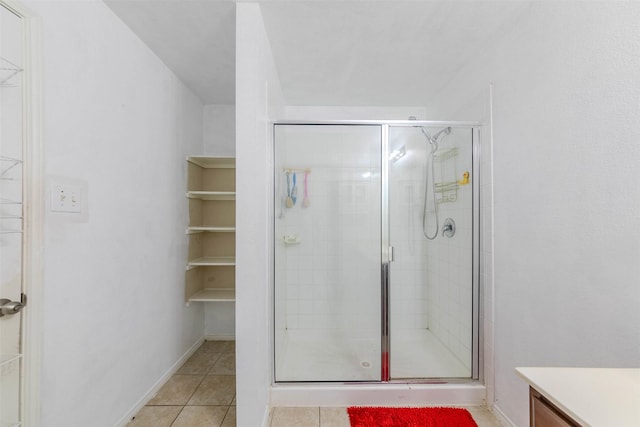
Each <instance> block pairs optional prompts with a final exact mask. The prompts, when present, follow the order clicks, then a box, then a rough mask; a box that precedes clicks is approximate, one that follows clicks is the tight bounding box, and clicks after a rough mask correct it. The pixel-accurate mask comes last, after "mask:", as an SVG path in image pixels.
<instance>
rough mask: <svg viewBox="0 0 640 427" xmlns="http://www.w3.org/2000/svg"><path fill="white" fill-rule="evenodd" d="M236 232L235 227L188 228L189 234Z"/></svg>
mask: <svg viewBox="0 0 640 427" xmlns="http://www.w3.org/2000/svg"><path fill="white" fill-rule="evenodd" d="M235 231H236V228H235V227H207V226H203V227H199V226H198V227H189V228H187V234H195V233H203V232H208V233H234V232H235Z"/></svg>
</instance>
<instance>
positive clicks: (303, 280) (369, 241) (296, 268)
mask: <svg viewBox="0 0 640 427" xmlns="http://www.w3.org/2000/svg"><path fill="white" fill-rule="evenodd" d="M276 132H277V134H276V200H275V245H276V248H275V253H276V270H275V271H276V289H277V290H276V308H275V312H276V317H277V319H276V330H277V332H276V336H281V335H282V332H283V330H284V328H286V329H289V330H294V329H298V330H318V331H326V330H334V331H335V330H341V331H344V333H345V334H347V335H352V336H362V335H363V334H364V335H370V334H371V333H372V331H377V330H378V329H379V325H380V313H379V307H380V290H379V283H380V221H381V216H380V209H379V206H380V192H379V187H380V143H379V141H380V131H379V128H376V127H360V126H359V127H355V128H354V127H345V126H341V127H337V128H335V127H331V128H329V127H322V128H318V126H314V127H309V126H287V127H286V129H284V128H283V127H277V131H276ZM285 169H295V170H296V171H295V172H296V178H297V187H298V192H297V202H296V204H295V206H293V207H291V208H287V207H286V204H285V202H284V199H285V198H286V197H287V190H286V187H287V186H286V175H285ZM304 170H309V174H308V199H309V206H308V207H303V199H304V172H303V171H304ZM292 174H293V171H292V172H291V175H290V178H289V180H290V186H292V181H293V176H292ZM284 236H296V238H297V241H298V243H293V244H287V245H285V243H284V242H283V237H284ZM283 283H286V289H283V288H282V287H281V285H282V284H283ZM279 287H280V289H278V288H279Z"/></svg>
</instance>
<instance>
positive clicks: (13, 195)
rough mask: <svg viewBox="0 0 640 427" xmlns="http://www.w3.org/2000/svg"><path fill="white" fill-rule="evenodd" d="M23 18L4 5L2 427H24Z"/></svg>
mask: <svg viewBox="0 0 640 427" xmlns="http://www.w3.org/2000/svg"><path fill="white" fill-rule="evenodd" d="M22 41H23V20H22V19H21V18H20V17H19V16H17V15H16V14H14V13H13V12H11V11H10V10H8V9H7V8H5V7H4V6H2V5H0V426H2V427H5V426H11V427H13V426H20V425H22V420H21V418H22V415H21V413H22V405H23V403H22V402H21V395H22V389H23V386H22V377H23V375H22V370H23V363H24V358H23V357H24V355H23V353H22V347H23V345H22V344H23V339H22V336H23V334H22V332H23V327H24V324H23V315H22V306H23V304H25V303H26V300H25V298H24V296H23V295H24V294H23V284H24V243H25V242H24V239H25V236H24V234H25V233H24V230H25V225H26V224H25V221H24V212H25V209H24V201H25V197H24V194H25V187H24V171H25V168H26V165H25V164H24V159H25V155H24V152H25V147H24V145H25V144H24V135H23V84H22V83H23V75H22V65H21V64H22V63H23V46H22Z"/></svg>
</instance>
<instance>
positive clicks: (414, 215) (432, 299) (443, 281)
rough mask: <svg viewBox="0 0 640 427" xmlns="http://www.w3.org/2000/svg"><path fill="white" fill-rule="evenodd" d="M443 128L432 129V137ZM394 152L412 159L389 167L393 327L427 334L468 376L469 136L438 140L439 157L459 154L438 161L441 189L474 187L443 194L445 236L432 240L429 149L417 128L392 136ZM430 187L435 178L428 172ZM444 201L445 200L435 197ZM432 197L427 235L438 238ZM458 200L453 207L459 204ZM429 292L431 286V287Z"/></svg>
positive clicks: (459, 132)
mask: <svg viewBox="0 0 640 427" xmlns="http://www.w3.org/2000/svg"><path fill="white" fill-rule="evenodd" d="M438 130H440V129H430V132H431V133H432V134H434V133H435V132H437V131H438ZM390 141H391V150H394V149H397V148H399V147H400V146H402V145H404V146H405V149H406V153H407V154H406V155H405V156H404V157H403V158H401V159H399V160H398V161H397V162H395V163H392V164H391V166H390V187H389V193H390V195H389V198H390V205H391V206H390V221H391V225H390V238H391V244H392V245H393V246H394V249H395V255H396V256H395V261H394V262H393V263H392V264H391V273H392V274H391V302H390V305H391V327H392V331H391V332H392V334H393V333H401V332H402V331H406V330H412V329H427V328H428V329H429V330H430V331H431V332H432V333H433V334H434V335H435V336H436V337H437V338H438V339H440V341H442V343H443V344H444V345H445V346H446V347H447V348H449V349H450V351H451V352H452V353H453V354H454V355H455V356H456V357H457V358H458V359H459V360H460V361H461V362H463V363H464V365H465V366H466V367H467V368H469V369H470V366H471V346H472V341H471V336H472V335H471V334H472V259H473V258H472V225H473V223H472V218H473V217H472V196H473V194H472V192H473V189H472V184H471V182H472V181H473V179H474V176H473V171H472V168H471V164H472V163H471V161H472V147H471V130H470V129H453V130H452V133H451V134H450V135H448V136H445V137H444V138H442V139H440V141H441V143H440V147H439V149H438V151H437V154H439V155H442V154H444V153H446V152H447V151H448V150H452V149H456V150H457V155H455V156H452V157H451V158H448V159H447V160H442V161H438V156H436V160H435V161H434V167H435V169H434V173H435V174H434V176H435V181H436V183H441V182H443V181H449V182H450V181H457V180H461V179H462V174H463V173H464V172H465V171H468V172H470V174H471V179H470V184H467V185H460V186H459V187H458V188H457V189H456V190H452V191H451V192H447V193H445V195H446V196H448V197H449V199H451V201H449V202H444V203H439V204H438V218H439V230H438V232H437V234H438V236H437V237H436V238H435V239H434V240H427V239H426V238H425V237H424V235H423V230H422V210H423V203H424V188H425V187H424V185H425V181H424V176H425V172H426V169H425V165H426V161H427V160H426V159H427V151H425V150H427V149H429V150H430V146H429V144H428V142H427V140H426V138H425V137H424V135H422V134H421V133H420V132H419V130H418V129H417V128H399V129H398V128H396V129H393V128H392V130H391V135H390ZM428 178H429V186H431V174H430V173H429V176H428ZM437 196H438V198H440V197H442V194H437ZM432 197H433V196H432V193H431V190H429V194H428V200H429V203H428V205H427V222H426V230H427V234H428V235H429V236H433V235H434V233H435V232H436V229H435V227H436V223H435V220H434V218H435V213H434V210H433V204H432V201H431V200H432ZM453 199H455V201H454V200H453ZM446 218H452V219H453V220H454V221H455V225H456V233H455V235H454V236H453V237H452V238H448V237H444V236H443V235H442V227H443V224H444V221H445V219H446ZM425 285H426V286H425Z"/></svg>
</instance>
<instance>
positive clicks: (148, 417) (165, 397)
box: [128, 341, 236, 427]
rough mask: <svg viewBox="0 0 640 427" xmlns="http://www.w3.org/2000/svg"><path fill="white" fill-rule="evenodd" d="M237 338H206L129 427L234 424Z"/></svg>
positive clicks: (198, 426)
mask: <svg viewBox="0 0 640 427" xmlns="http://www.w3.org/2000/svg"><path fill="white" fill-rule="evenodd" d="M235 397H236V364H235V342H234V341H205V342H204V343H203V344H202V346H201V347H200V348H199V349H198V350H197V351H196V352H195V353H194V354H193V356H191V358H190V359H189V360H187V361H186V362H185V363H184V365H182V367H181V368H180V369H179V370H178V371H177V372H176V373H175V374H174V375H173V376H172V377H171V378H170V379H169V381H168V382H167V383H166V384H165V385H164V386H163V387H162V388H161V389H160V390H159V391H158V393H157V394H156V395H155V396H154V397H153V398H152V399H151V400H150V401H149V402H148V403H147V405H146V406H145V407H144V408H142V409H141V410H140V412H138V413H137V414H136V416H135V418H134V419H133V420H132V421H131V422H130V423H129V424H128V427H205V426H206V427H234V426H235V425H236V398H235Z"/></svg>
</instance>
